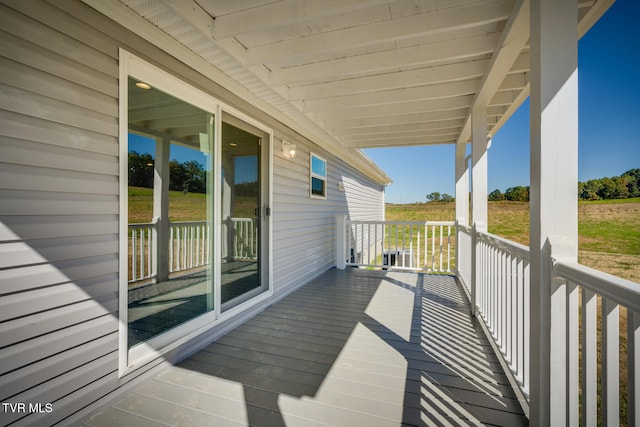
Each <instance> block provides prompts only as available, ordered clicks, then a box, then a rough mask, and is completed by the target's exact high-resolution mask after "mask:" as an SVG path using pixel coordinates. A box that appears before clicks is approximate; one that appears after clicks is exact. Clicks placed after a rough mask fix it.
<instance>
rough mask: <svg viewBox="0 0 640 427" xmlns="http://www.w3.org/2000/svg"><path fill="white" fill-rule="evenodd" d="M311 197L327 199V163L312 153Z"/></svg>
mask: <svg viewBox="0 0 640 427" xmlns="http://www.w3.org/2000/svg"><path fill="white" fill-rule="evenodd" d="M310 171H311V175H310V178H311V180H310V182H311V188H310V195H311V197H318V198H323V199H326V198H327V161H326V160H325V159H323V158H322V157H318V156H316V155H315V154H313V153H311V164H310Z"/></svg>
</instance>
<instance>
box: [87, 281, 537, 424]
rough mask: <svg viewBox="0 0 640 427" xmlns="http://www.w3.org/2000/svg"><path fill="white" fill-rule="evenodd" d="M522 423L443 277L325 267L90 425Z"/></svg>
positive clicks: (461, 301)
mask: <svg viewBox="0 0 640 427" xmlns="http://www.w3.org/2000/svg"><path fill="white" fill-rule="evenodd" d="M469 424H489V425H504V426H518V425H527V424H528V421H527V419H526V418H525V417H524V415H523V414H522V411H521V409H520V406H519V405H518V402H517V400H516V399H515V397H514V395H513V392H512V390H511V389H510V388H509V386H508V381H507V379H506V377H505V376H504V374H503V373H502V372H501V370H500V365H499V363H498V360H497V359H496V357H495V355H494V354H493V353H492V351H491V347H490V345H489V343H488V342H487V340H486V339H485V337H484V336H483V334H482V332H481V329H480V327H479V326H478V325H477V324H476V323H475V322H474V321H473V320H472V318H471V317H470V315H469V305H468V302H467V301H466V299H465V297H464V294H463V293H462V291H461V290H460V289H459V287H458V286H457V284H456V281H455V279H454V278H453V277H450V276H437V275H423V274H413V273H400V272H391V271H366V270H355V269H348V270H345V271H339V270H330V271H328V272H327V273H325V274H324V275H322V276H321V277H320V278H318V279H316V280H314V281H313V282H311V283H309V284H308V285H306V286H304V287H303V288H301V289H299V290H298V291H296V292H295V293H293V294H292V295H290V296H288V297H287V298H285V299H284V300H282V301H281V302H279V303H278V304H276V305H274V306H272V307H271V308H269V309H268V310H266V311H264V312H263V313H261V314H260V315H258V316H256V317H255V318H253V319H252V320H250V321H248V322H247V323H245V324H244V325H242V326H241V327H239V328H237V329H235V330H234V331H232V332H231V333H229V334H228V335H226V336H224V337H222V338H220V339H219V340H218V341H217V342H215V343H213V344H211V345H209V346H208V347H206V348H205V349H203V350H201V351H200V352H198V353H196V354H194V355H192V356H191V357H190V358H188V359H186V360H184V361H183V362H182V363H180V364H179V365H177V366H174V367H171V368H168V369H165V370H164V371H163V372H161V373H159V374H158V375H157V376H155V377H154V378H153V379H151V380H149V381H147V382H145V383H143V384H141V385H139V386H138V387H137V388H136V389H135V390H134V391H132V392H130V393H129V394H127V395H125V396H124V397H123V398H122V399H121V400H120V401H118V402H116V403H114V404H113V405H111V406H110V407H108V408H105V409H104V410H103V411H102V412H101V413H99V414H97V415H95V416H94V417H92V418H91V419H89V420H87V421H86V422H85V425H88V426H113V425H135V426H151V425H176V426H199V425H203V426H204V425H215V426H226V425H229V426H239V425H254V426H284V425H287V426H319V425H325V426H326V425H334V426H383V425H384V426H388V425H389V426H390V425H469Z"/></svg>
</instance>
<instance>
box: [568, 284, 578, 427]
mask: <svg viewBox="0 0 640 427" xmlns="http://www.w3.org/2000/svg"><path fill="white" fill-rule="evenodd" d="M566 312H567V366H566V369H567V393H568V396H567V405H568V408H567V425H569V426H577V425H578V424H579V421H580V420H579V417H578V405H579V393H578V390H579V387H580V385H579V378H578V366H579V363H580V360H579V342H578V331H579V326H578V319H579V317H578V287H577V286H576V284H575V283H573V282H567V307H566Z"/></svg>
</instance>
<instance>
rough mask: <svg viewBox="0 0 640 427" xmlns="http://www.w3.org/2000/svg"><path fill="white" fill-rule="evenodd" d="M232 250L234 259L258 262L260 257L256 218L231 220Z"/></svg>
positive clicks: (229, 221)
mask: <svg viewBox="0 0 640 427" xmlns="http://www.w3.org/2000/svg"><path fill="white" fill-rule="evenodd" d="M227 221H228V224H230V225H231V228H230V230H231V243H230V245H231V248H232V251H231V252H232V253H233V258H234V259H239V260H256V259H257V257H258V226H257V223H256V220H255V219H254V218H229V219H228V220H227Z"/></svg>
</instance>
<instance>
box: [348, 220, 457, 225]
mask: <svg viewBox="0 0 640 427" xmlns="http://www.w3.org/2000/svg"><path fill="white" fill-rule="evenodd" d="M347 222H348V223H349V224H380V225H383V224H399V225H436V226H438V225H456V223H455V221H361V220H347Z"/></svg>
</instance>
